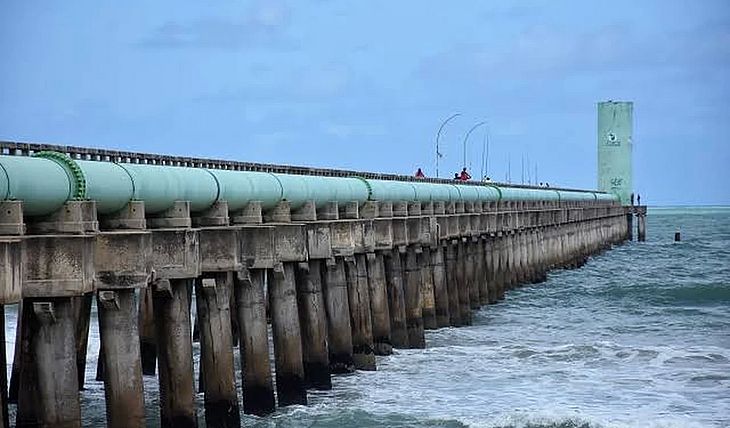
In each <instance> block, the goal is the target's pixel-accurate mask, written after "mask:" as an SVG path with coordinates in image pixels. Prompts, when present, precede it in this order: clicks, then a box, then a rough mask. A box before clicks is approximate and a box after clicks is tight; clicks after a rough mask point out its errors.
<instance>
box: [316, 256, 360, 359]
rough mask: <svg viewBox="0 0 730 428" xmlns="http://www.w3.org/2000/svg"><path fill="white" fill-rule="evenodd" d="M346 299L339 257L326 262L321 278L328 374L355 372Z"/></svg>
mask: <svg viewBox="0 0 730 428" xmlns="http://www.w3.org/2000/svg"><path fill="white" fill-rule="evenodd" d="M349 300H350V299H349V297H348V293H347V277H346V272H345V263H344V260H343V259H342V258H341V257H338V258H336V259H331V260H328V262H327V264H326V266H325V275H324V302H325V307H326V310H327V334H328V336H327V337H328V339H329V343H328V345H329V361H330V370H331V372H332V373H349V372H352V371H354V370H355V364H354V362H353V360H352V328H351V326H350V303H349Z"/></svg>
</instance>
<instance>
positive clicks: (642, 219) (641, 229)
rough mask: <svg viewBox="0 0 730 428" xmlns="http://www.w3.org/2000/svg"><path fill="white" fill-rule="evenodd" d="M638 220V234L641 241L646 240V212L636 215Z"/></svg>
mask: <svg viewBox="0 0 730 428" xmlns="http://www.w3.org/2000/svg"><path fill="white" fill-rule="evenodd" d="M636 219H637V220H638V221H637V227H636V228H637V231H636V235H637V236H638V241H639V242H644V241H646V214H639V215H637V216H636Z"/></svg>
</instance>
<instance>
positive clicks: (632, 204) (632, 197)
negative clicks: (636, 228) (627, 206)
mask: <svg viewBox="0 0 730 428" xmlns="http://www.w3.org/2000/svg"><path fill="white" fill-rule="evenodd" d="M631 206H632V207H633V206H634V192H631Z"/></svg>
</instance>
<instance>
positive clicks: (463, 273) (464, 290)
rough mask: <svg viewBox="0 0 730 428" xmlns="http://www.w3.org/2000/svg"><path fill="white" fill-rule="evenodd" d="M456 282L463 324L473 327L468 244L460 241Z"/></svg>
mask: <svg viewBox="0 0 730 428" xmlns="http://www.w3.org/2000/svg"><path fill="white" fill-rule="evenodd" d="M456 254H457V256H456V261H457V263H456V282H457V286H458V288H459V312H460V313H461V324H462V325H471V302H470V299H469V297H470V296H469V294H470V292H469V291H470V290H469V275H468V272H469V269H468V266H469V265H470V263H469V262H468V257H467V251H466V243H465V242H463V241H459V244H458V246H457V252H456Z"/></svg>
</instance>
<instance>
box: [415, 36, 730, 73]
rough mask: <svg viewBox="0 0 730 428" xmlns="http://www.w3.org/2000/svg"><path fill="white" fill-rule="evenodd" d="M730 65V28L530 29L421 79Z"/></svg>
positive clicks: (428, 65)
mask: <svg viewBox="0 0 730 428" xmlns="http://www.w3.org/2000/svg"><path fill="white" fill-rule="evenodd" d="M728 65H730V26H729V25H727V24H726V23H714V24H711V25H703V26H701V27H696V28H694V29H691V30H684V31H672V32H670V33H669V34H668V33H656V34H640V33H639V32H638V31H636V30H635V29H634V28H633V27H631V26H629V25H625V24H612V25H604V26H602V27H600V28H596V29H592V30H589V31H583V32H576V33H569V32H566V31H565V30H564V29H562V28H560V27H556V26H548V25H544V24H539V25H533V26H530V27H528V28H526V29H525V30H523V31H522V32H520V33H518V34H517V35H516V36H515V37H512V38H511V39H509V41H508V43H506V44H502V45H487V44H477V43H471V44H460V45H454V46H452V47H451V48H450V49H449V50H447V51H443V52H441V53H438V54H436V55H433V56H431V57H428V58H426V59H425V60H423V61H422V62H421V64H420V65H419V67H418V68H417V72H416V73H417V75H418V77H421V78H423V79H426V80H429V79H442V78H443V76H451V77H454V78H459V79H461V80H471V81H475V82H481V83H482V84H485V83H489V82H491V81H494V80H495V79H536V80H543V79H552V78H561V77H565V76H567V75H575V74H586V73H591V74H593V73H600V72H614V71H632V72H636V71H641V70H648V69H655V68H671V67H680V68H690V69H698V68H699V69H706V68H710V67H715V66H724V67H727V66H728Z"/></svg>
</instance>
